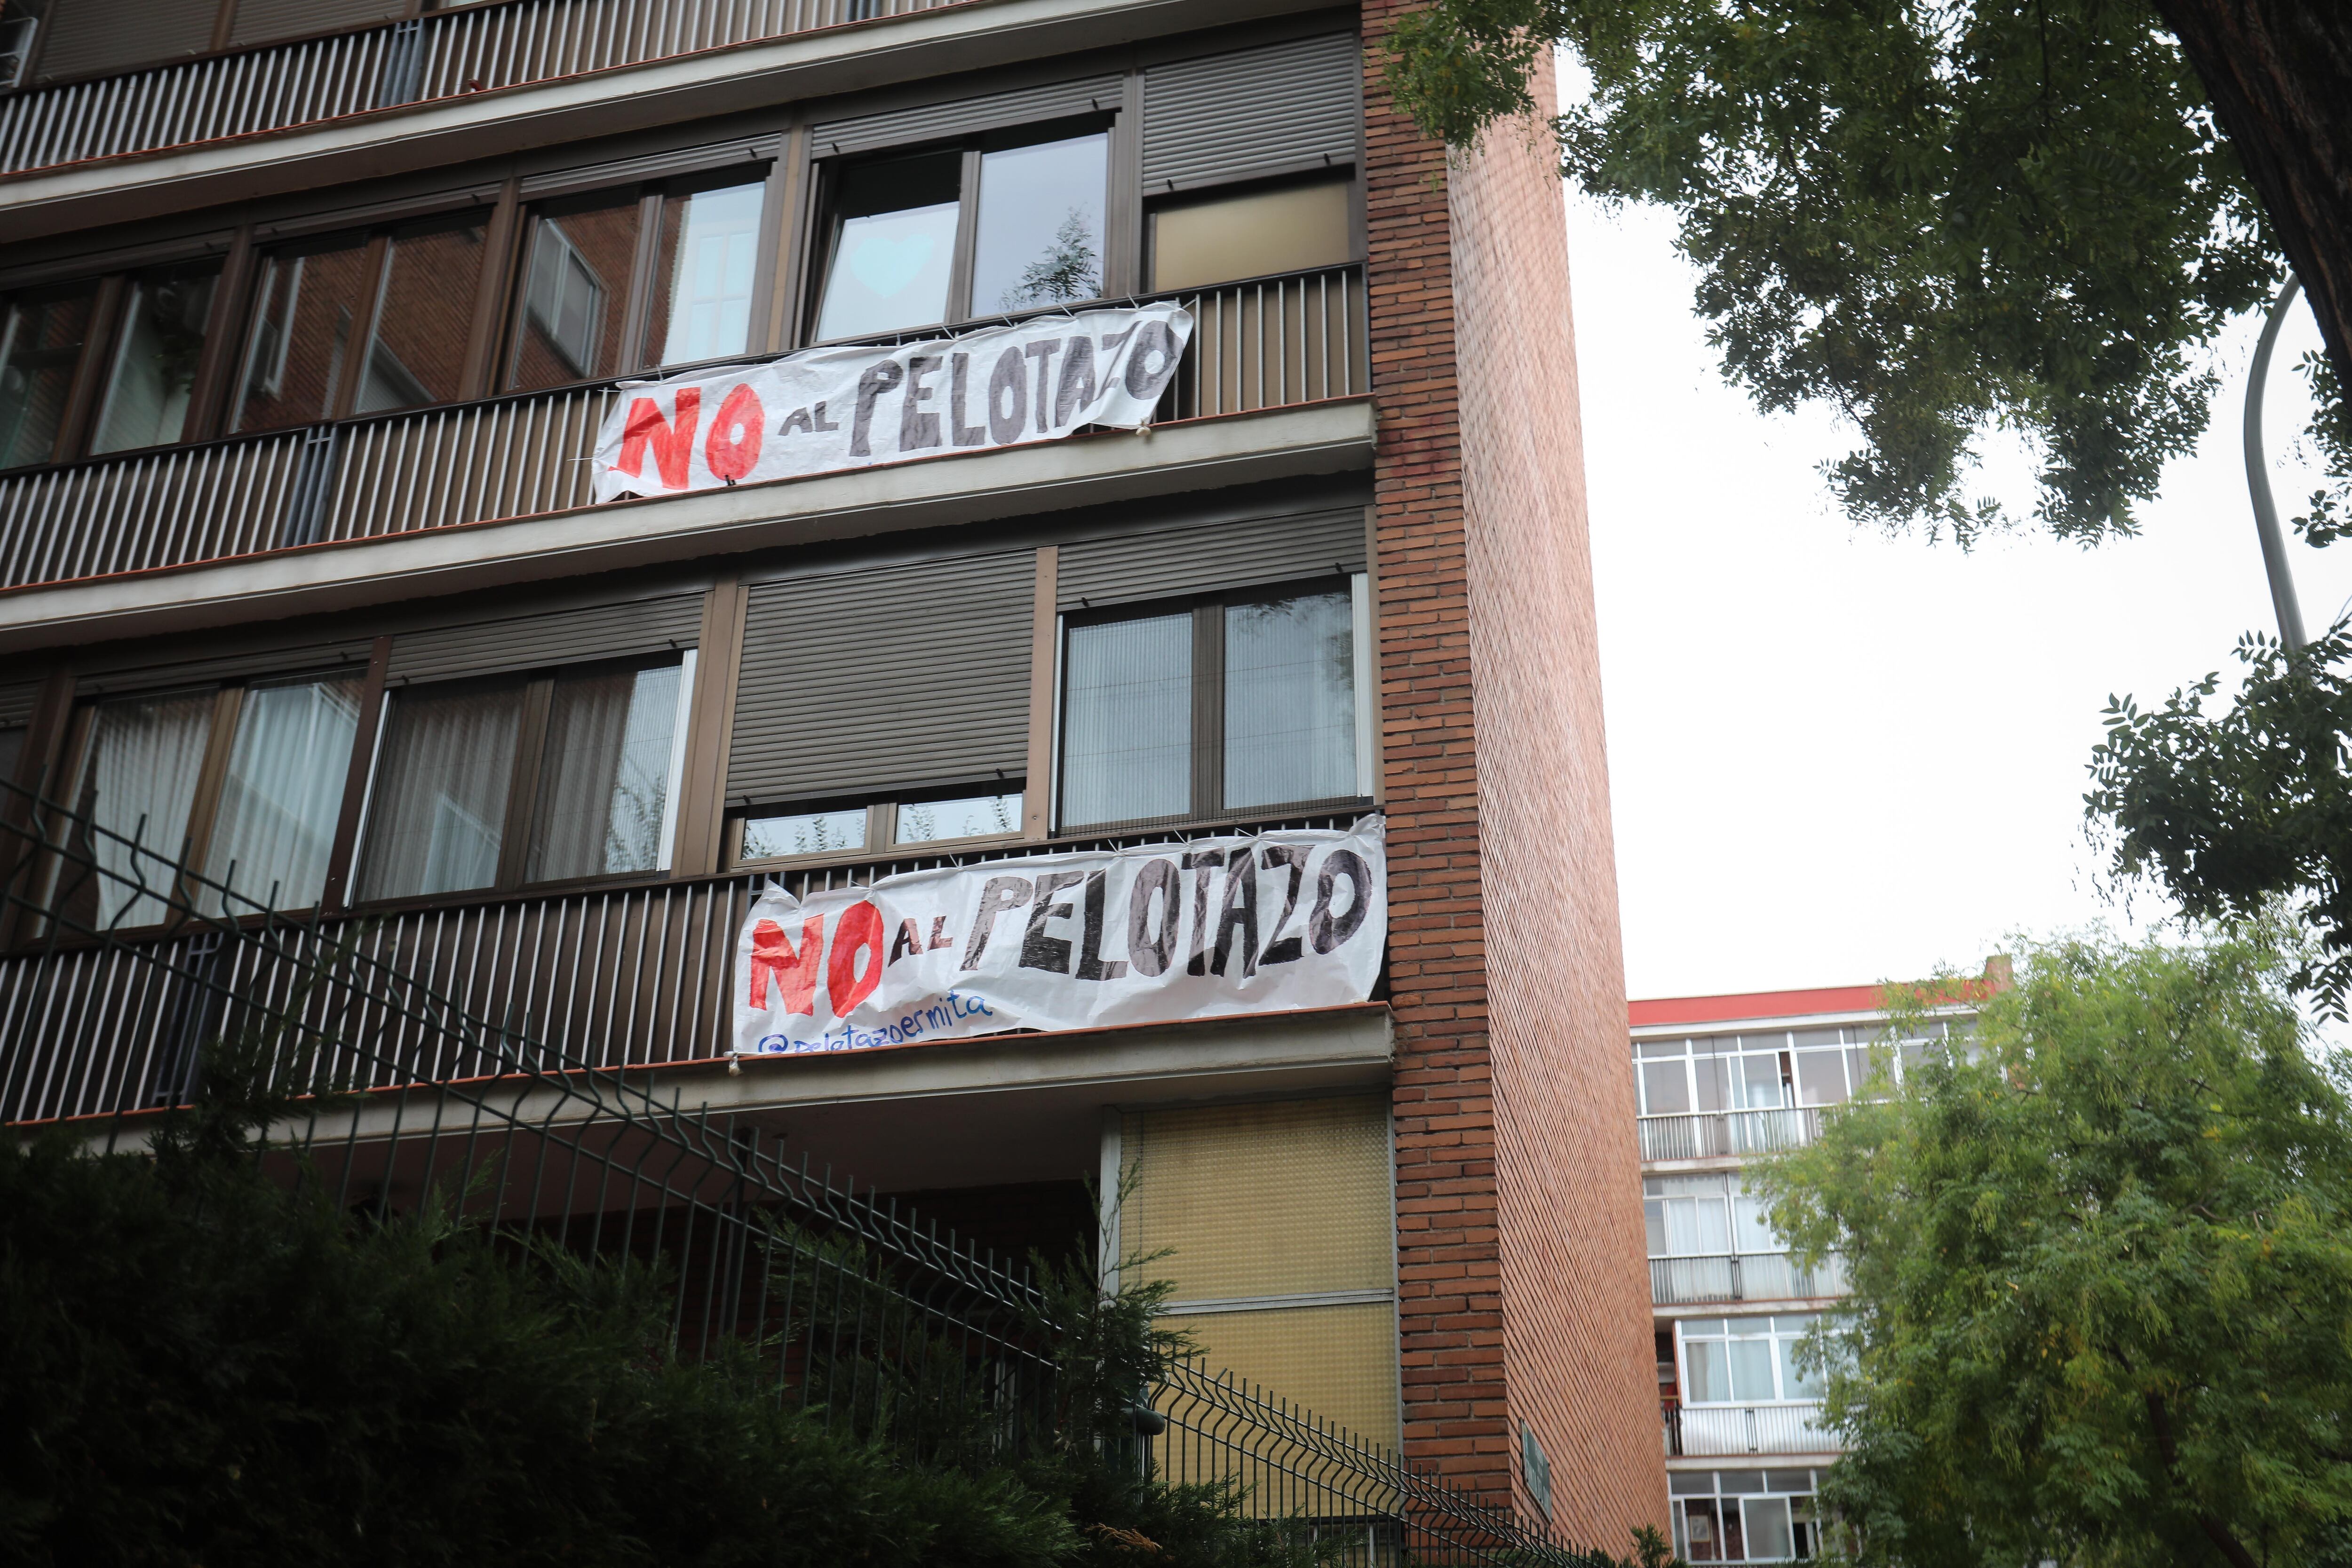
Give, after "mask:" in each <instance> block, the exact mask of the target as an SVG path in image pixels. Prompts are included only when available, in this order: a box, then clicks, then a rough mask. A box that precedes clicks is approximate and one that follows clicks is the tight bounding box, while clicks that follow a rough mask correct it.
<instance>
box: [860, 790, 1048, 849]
mask: <svg viewBox="0 0 2352 1568" xmlns="http://www.w3.org/2000/svg"><path fill="white" fill-rule="evenodd" d="M1020 826H1021V796H1020V794H1019V792H1017V791H1016V792H1015V793H1013V794H1012V795H973V796H971V798H970V799H968V800H926V801H918V802H910V803H909V804H908V805H902V806H900V807H899V808H898V824H897V826H896V828H895V830H894V832H893V835H892V837H894V839H895V841H896V842H898V843H900V844H929V843H930V842H932V841H933V840H935V839H940V838H979V837H985V836H987V835H990V834H997V833H1013V832H1017V831H1019V830H1020Z"/></svg>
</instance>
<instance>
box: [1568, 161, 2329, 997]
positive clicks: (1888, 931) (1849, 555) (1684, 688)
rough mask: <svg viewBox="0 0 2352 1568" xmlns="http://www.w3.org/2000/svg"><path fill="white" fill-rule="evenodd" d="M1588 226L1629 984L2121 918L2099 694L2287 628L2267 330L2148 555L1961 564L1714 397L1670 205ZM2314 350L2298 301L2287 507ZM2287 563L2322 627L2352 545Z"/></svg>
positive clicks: (1886, 974) (1677, 986) (1794, 423)
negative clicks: (2253, 435) (2278, 554)
mask: <svg viewBox="0 0 2352 1568" xmlns="http://www.w3.org/2000/svg"><path fill="white" fill-rule="evenodd" d="M1568 228H1569V248H1570V269H1571V272H1572V274H1573V284H1574V289H1575V301H1576V331H1577V345H1578V362H1579V369H1580V376H1581V382H1582V401H1583V417H1584V448H1585V450H1584V460H1585V468H1586V473H1587V475H1588V478H1589V481H1590V485H1591V518H1592V550H1593V568H1594V574H1595V580H1596V583H1597V592H1598V594H1599V597H1600V613H1601V668H1602V679H1603V681H1604V685H1605V696H1606V701H1607V714H1608V724H1609V763H1610V772H1611V781H1612V792H1613V795H1614V804H1615V812H1616V831H1617V875H1618V883H1619V889H1620V895H1621V899H1622V908H1623V914H1624V932H1625V970H1626V984H1627V989H1628V994H1631V995H1633V996H1635V997H1643V996H1676V995H1689V994H1706V993H1714V992H1735V991H1756V990H1778V989H1782V988H1788V987H1798V986H1811V985H1841V984H1872V983H1875V982H1878V981H1882V980H1888V979H1898V978H1909V977H1915V976H1918V975H1923V974H1925V973H1928V972H1929V971H1931V970H1932V969H1933V968H1934V967H1935V966H1936V965H1937V964H1938V963H1950V964H1954V965H1957V966H1959V967H1962V968H1966V969H1969V970H1973V969H1975V968H1976V967H1977V966H1978V965H1979V963H1981V961H1982V959H1983V957H1984V955H1985V954H1986V953H1989V952H1997V951H1999V950H2000V947H2001V945H2002V942H2001V938H2002V936H2003V933H2005V932H2009V931H2029V932H2032V933H2035V934H2042V935H2046V934H2050V933H2052V932H2054V931H2061V930H2065V929H2070V928H2075V927H2079V926H2082V925H2084V924H2086V923H2089V922H2092V921H2101V920H2105V921H2108V922H2109V923H2111V924H2116V925H2122V924H2125V923H2126V921H2125V919H2124V911H2123V910H2121V909H2120V908H2118V907H2117V906H2116V905H2114V904H2111V903H2109V902H2107V901H2106V900H2105V899H2104V898H2103V896H2102V889H2103V883H2102V881H2101V879H2100V875H2099V872H2100V861H2099V859H2098V858H2097V857H2096V856H2095V854H2094V853H2093V851H2092V849H2091V847H2090V846H2089V845H2088V844H2087V842H2086V841H2085V839H2084V826H2083V811H2082V795H2083V792H2084V789H2085V787H2087V781H2086V773H2085V765H2086V763H2088V761H2089V756H2090V752H2091V748H2092V746H2093V745H2094V744H2095V743H2096V742H2097V740H2098V736H2099V732H2100V724H2099V714H2100V710H2102V709H2103V708H2104V707H2105V703H2106V699H2107V696H2108V694H2109V693H2110V692H2129V693H2133V694H2136V695H2137V697H2138V698H2139V699H2140V701H2141V704H2142V706H2144V707H2145V706H2147V705H2149V704H2150V703H2152V702H2154V701H2158V700H2161V699H2162V698H2164V697H2165V696H2166V695H2168V693H2170V692H2171V690H2172V689H2174V688H2175V687H2176V686H2179V685H2184V684H2186V683H2189V682H2190V681H2194V680H2196V679H2200V677H2202V676H2203V675H2204V674H2205V673H2206V672H2207V671H2209V670H2211V669H2216V668H2221V669H2223V671H2224V676H2223V679H2224V689H2228V688H2229V687H2230V686H2231V685H2232V684H2234V679H2235V675H2234V672H2235V671H2236V670H2237V668H2239V667H2238V666H2237V665H2236V663H2235V661H2234V659H2233V658H2231V648H2232V647H2233V646H2234V645H2235V643H2236V641H2237V639H2238V637H2239V635H2240V634H2241V633H2242V632H2244V631H2247V630H2249V629H2254V628H2260V629H2263V630H2265V631H2274V630H2275V629H2276V628H2275V623H2274V621H2273V617H2272V611H2271V605H2270V598H2269V594H2268V590H2267V588H2266V586H2265V584H2264V580H2263V570H2262V556H2261V552H2260V549H2259V547H2258V546H2257V544H2256V542H2255V538H2254V528H2253V521H2252V511H2251V510H2250V508H2249V506H2248V503H2247V500H2246V485H2245V473H2244V468H2243V467H2242V458H2241V447H2240V434H2239V420H2240V416H2241V413H2242V406H2243V397H2244V383H2245V368H2246V365H2247V363H2249V361H2250V360H2251V358H2252V350H2253V342H2254V336H2255V333H2256V331H2257V330H2258V327H2259V322H2258V321H2252V320H2250V321H2245V322H2241V323H2240V324H2239V330H2238V331H2236V332H2235V333H2234V334H2233V335H2232V337H2231V340H2230V342H2228V343H2227V344H2226V345H2225V347H2224V349H2223V353H2222V363H2221V369H2222V373H2223V375H2224V382H2225V384H2224V391H2223V393H2222V395H2221V399H2220V401H2219V403H2218V404H2217V405H2216V409H2215V416H2214V419H2213V422H2212V427H2211V428H2210V430H2209V431H2208V433H2207V436H2206V438H2205V441H2204V444H2203V446H2202V447H2201V448H2200V450H2199V451H2198V452H2197V454H2196V455H2195V456H2193V457H2192V458H2188V459H2184V460H2182V461H2180V462H2178V463H2176V464H2174V465H2173V466H2172V468H2169V469H2168V471H2167V472H2166V474H2165V479H2164V489H2163V494H2162V496H2161V498H2160V499H2159V500H2158V502H2157V504H2156V505H2155V506H2153V507H2151V508H2150V509H2148V510H2147V513H2146V516H2145V519H2144V529H2143V532H2142V534H2141V536H2140V537H2139V538H2137V539H2135V540H2131V541H2128V542H2121V543H2115V544H2107V545H2103V546H2100V547H2098V548H2097V549H2095V550H2091V551H2085V550H2083V549H2081V548H2079V547H2077V546H2074V545H2070V544H2061V543H2058V542H2055V541H2053V540H2052V539H2050V538H2048V537H2047V536H2034V535H2030V534H2021V535H2017V536H2011V537H2003V538H1999V539H1995V540H1992V541H1990V542H1986V543H1982V544H1979V546H1978V547H1977V549H1976V551H1975V552H1974V553H1973V554H1963V553H1962V552H1960V551H1959V550H1958V549H1957V548H1956V547H1954V546H1952V545H1951V544H1949V543H1944V544H1937V545H1930V544H1928V543H1926V542H1924V541H1922V540H1920V539H1917V538H1906V539H1892V540H1890V539H1888V538H1885V537H1884V536H1883V535H1881V534H1878V533H1876V532H1875V531H1864V530H1861V529H1858V528H1857V527H1856V526H1855V525H1854V524H1853V523H1851V522H1849V521H1846V520H1845V518H1844V517H1843V515H1842V514H1839V513H1837V512H1835V511H1833V510H1832V509H1831V503H1830V501H1829V498H1828V492H1827V489H1826V488H1825V487H1824V485H1823V484H1822V480H1821V479H1820V477H1819V475H1818V473H1817V471H1816V469H1817V466H1818V465H1819V464H1820V463H1821V462H1822V460H1824V459H1826V458H1836V457H1839V456H1842V455H1843V453H1844V452H1845V451H1847V450H1848V449H1849V447H1850V446H1851V441H1850V440H1849V438H1848V437H1847V436H1846V434H1845V432H1844V431H1843V430H1842V429H1841V428H1840V427H1839V426H1838V424H1837V422H1836V421H1835V420H1833V419H1832V417H1831V416H1829V415H1828V414H1826V413H1825V412H1822V411H1808V412H1807V413H1805V414H1804V415H1802V416H1796V417H1784V418H1776V419H1767V418H1764V417H1763V416H1759V414H1757V413H1756V412H1755V410H1754V409H1753V407H1752V406H1751V405H1749V403H1748V400H1747V396H1746V395H1745V394H1744V393H1742V392H1738V391H1735V390H1733V389H1731V388H1729V387H1727V386H1726V385H1725V384H1723V382H1722V379H1721V376H1720V374H1718V372H1717V361H1716V358H1715V356H1714V354H1713V353H1712V352H1711V351H1710V350H1709V348H1708V347H1707V344H1706V338H1705V333H1704V329H1703V327H1702V325H1701V323H1700V322H1699V321H1697V320H1696V318H1695V317H1694V316H1693V315H1692V313H1691V294H1692V281H1693V277H1694V274H1693V272H1692V270H1691V268H1689V267H1688V266H1686V265H1685V263H1684V262H1683V261H1682V260H1681V259H1680V258H1678V257H1676V256H1675V253H1674V250H1673V245H1672V238H1673V228H1672V225H1671V223H1670V221H1669V219H1668V217H1667V216H1666V215H1665V214H1664V213H1663V212H1660V211H1658V210H1656V209H1633V208H1629V209H1624V210H1622V211H1621V212H1619V213H1616V214H1608V213H1604V212H1603V211H1601V209H1600V208H1598V207H1597V206H1596V205H1594V204H1592V203H1590V202H1588V201H1586V200H1585V199H1584V198H1582V197H1581V195H1580V194H1579V193H1578V192H1577V191H1576V190H1575V188H1574V187H1573V186H1570V190H1569V218H1568ZM2318 342H2319V334H2318V330H2317V328H2316V327H2315V325H2314V324H2313V323H2312V320H2311V317H2310V313H2309V311H2308V310H2305V309H2304V308H2303V307H2302V306H2301V305H2298V306H2297V307H2296V308H2295V311H2294V316H2293V317H2292V318H2291V320H2290V321H2289V323H2288V326H2287V329H2286V331H2284V333H2283V334H2282V337H2281V340H2280V343H2279V347H2278V350H2277V351H2276V354H2275V359H2274V363H2273V375H2272V384H2271V388H2270V392H2269V395H2268V403H2267V405H2266V409H2265V416H2264V426H2265V430H2266V433H2267V435H2268V437H2269V446H2270V448H2271V450H2272V453H2273V480H2272V484H2273V491H2274V493H2275V494H2276V496H2277V498H2278V501H2279V505H2280V509H2281V511H2282V514H2283V516H2285V517H2292V516H2293V515H2294V513H2295V512H2297V511H2299V510H2302V507H2301V504H2300V503H2301V501H2302V499H2303V498H2304V497H2305V496H2307V495H2308V494H2309V493H2310V491H2311V489H2313V480H2312V479H2311V476H2312V475H2313V474H2314V473H2315V471H2316V470H2315V468H2314V467H2312V466H2311V465H2309V464H2308V463H2307V462H2305V460H2304V457H2305V455H2304V454H2302V453H2299V452H2290V451H2289V447H2291V445H2292V442H2293V437H2294V435H2295V434H2296V433H2298V432H2300V431H2301V429H2302V428H2303V424H2304V420H2305V416H2306V415H2307V411H2308V400H2307V399H2306V398H2305V395H2304V384H2303V380H2302V377H2301V376H2300V375H2299V374H2294V373H2293V371H2292V369H2291V367H2292V366H2293V365H2294V362H2295V361H2296V360H2297V359H2298V358H2300V357H2301V355H2302V353H2304V351H2305V349H2309V348H2316V347H2317V346H2318ZM2031 473H2032V469H2031V468H2030V467H2028V465H2027V463H2026V461H2025V458H2024V457H2023V455H2022V454H2021V452H2020V451H2018V450H2017V449H2015V448H2011V449H2010V450H2009V451H2007V452H2005V453H2002V454H2000V455H1999V457H1998V458H1996V460H1993V461H1990V462H1989V463H1988V465H1987V468H1986V469H1985V470H1983V471H1982V472H1981V473H1980V475H1979V478H1980V479H1981V480H1982V481H1983V482H1982V484H1981V485H1980V486H1979V490H1980V491H1981V492H1983V493H1991V494H1997V495H1999V496H2000V497H2001V498H2002V499H2003V500H2006V501H2009V502H2011V503H2012V505H2013V510H2017V511H2020V512H2024V511H2027V510H2030V507H2031V502H2032V483H2031ZM2290 548H2291V550H2292V551H2293V552H2294V556H2295V561H2296V568H2297V585H2298V588H2299V589H2300V591H2301V595H2302V601H2303V612H2304V618H2305V622H2306V624H2308V625H2309V626H2311V627H2312V628H2313V629H2314V630H2315V631H2316V630H2317V629H2319V628H2320V627H2322V626H2326V624H2327V623H2328V621H2329V620H2330V619H2331V618H2333V616H2334V615H2335V614H2336V610H2337V607H2338V605H2341V604H2342V603H2343V602H2344V601H2345V600H2346V598H2347V595H2352V546H2341V547H2338V548H2336V549H2335V550H2333V551H2329V552H2318V551H2313V550H2310V549H2307V548H2306V547H2305V546H2304V545H2302V544H2301V543H2300V542H2296V541H2294V540H2293V539H2292V536H2290ZM2131 912H2132V913H2133V914H2136V915H2137V916H2139V917H2140V918H2141V919H2142V920H2143V921H2144V920H2146V919H2147V918H2148V917H2149V916H2151V915H2153V914H2155V913H2158V912H2159V911H2158V910H2157V908H2156V907H2155V906H2153V905H2152V903H2151V901H2150V900H2148V899H2147V897H2146V896H2145V895H2142V896H2140V897H2139V898H2137V899H2136V900H2134V904H2133V908H2132V910H2131Z"/></svg>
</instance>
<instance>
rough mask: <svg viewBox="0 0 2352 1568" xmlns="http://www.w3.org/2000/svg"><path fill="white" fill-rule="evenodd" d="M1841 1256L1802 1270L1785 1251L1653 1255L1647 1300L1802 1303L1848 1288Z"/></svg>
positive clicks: (1682, 1303)
mask: <svg viewBox="0 0 2352 1568" xmlns="http://www.w3.org/2000/svg"><path fill="white" fill-rule="evenodd" d="M1846 1289H1847V1286H1846V1279H1845V1260H1844V1259H1843V1258H1840V1257H1838V1256H1837V1255H1836V1254H1835V1253H1832V1254H1831V1255H1830V1256H1829V1257H1827V1258H1823V1259H1822V1263H1821V1266H1820V1267H1819V1268H1798V1267H1797V1266H1796V1265H1795V1264H1794V1263H1792V1262H1790V1258H1789V1255H1788V1254H1787V1253H1785V1252H1743V1253H1739V1254H1737V1255H1734V1256H1728V1257H1717V1258H1652V1259H1650V1300H1652V1301H1654V1302H1655V1303H1656V1304H1657V1305H1659V1306H1661V1307H1680V1306H1691V1305H1696V1304H1698V1303H1701V1302H1706V1301H1805V1300H1814V1299H1816V1298H1819V1297H1822V1296H1843V1295H1844V1294H1845V1292H1846Z"/></svg>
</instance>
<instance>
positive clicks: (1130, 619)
mask: <svg viewBox="0 0 2352 1568" xmlns="http://www.w3.org/2000/svg"><path fill="white" fill-rule="evenodd" d="M1368 620H1369V602H1368V600H1367V598H1366V596H1365V591H1364V579H1363V577H1362V575H1361V574H1352V575H1351V576H1350V577H1349V578H1348V579H1347V580H1346V581H1345V583H1344V584H1337V583H1336V580H1335V585H1334V586H1331V587H1328V588H1318V589H1311V590H1305V591H1301V590H1297V589H1294V590H1290V591H1287V592H1281V593H1273V594H1265V595H1255V594H1254V595H1228V596H1223V597H1220V598H1218V599H1215V600H1213V601H1211V602H1209V603H1206V604H1202V605H1193V606H1191V607H1189V608H1183V609H1171V610H1161V611H1157V612H1147V613H1145V614H1142V615H1127V616H1118V617H1117V618H1111V617H1101V618H1093V617H1089V618H1087V619H1082V620H1075V621H1073V622H1072V623H1071V624H1069V625H1068V626H1066V631H1065V634H1064V641H1063V676H1062V723H1061V742H1062V743H1061V764H1062V772H1061V802H1060V816H1061V820H1062V822H1063V823H1064V825H1065V826H1070V827H1094V826H1108V825H1110V824H1114V823H1136V822H1150V821H1169V820H1175V819H1180V818H1184V817H1211V816H1229V815H1234V814H1238V813H1244V812H1253V811H1260V810H1264V809H1266V808H1269V807H1274V806H1297V805H1307V804H1310V803H1313V802H1318V801H1333V802H1336V801H1341V800H1356V799H1360V798H1361V797H1362V796H1363V795H1365V794H1366V793H1367V791H1368V789H1369V784H1370V776H1371V763H1370V745H1371V742H1370V712H1369V710H1368V705H1364V704H1360V703H1359V702H1358V701H1357V700H1356V693H1357V691H1358V689H1360V685H1361V684H1362V683H1363V682H1364V681H1365V679H1366V674H1365V670H1364V668H1363V663H1364V661H1365V660H1366V659H1368V658H1369V657H1370V647H1369V641H1370V638H1369V635H1368V626H1367V622H1368Z"/></svg>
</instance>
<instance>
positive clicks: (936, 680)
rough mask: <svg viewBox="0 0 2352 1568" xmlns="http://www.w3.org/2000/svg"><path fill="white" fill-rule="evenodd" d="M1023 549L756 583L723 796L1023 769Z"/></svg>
mask: <svg viewBox="0 0 2352 1568" xmlns="http://www.w3.org/2000/svg"><path fill="white" fill-rule="evenodd" d="M1035 584H1036V556H1035V554H1034V552H1031V551H1026V550H1023V551H1013V552H1006V553H1004V554H1001V555H980V556H963V557H960V558H950V559H947V560H939V561H920V562H911V563H904V564H894V565H888V566H874V567H867V568H864V569H861V570H858V571H856V572H848V573H840V574H829V575H825V576H814V577H813V576H803V577H793V578H784V579H781V580H777V581H772V582H766V583H757V584H752V585H751V602H750V605H749V607H748V609H747V612H746V616H745V621H744V626H743V665H742V673H741V676H740V679H739V681H738V683H737V688H736V696H735V732H734V742H733V744H732V747H731V749H730V752H729V753H728V763H727V797H728V798H729V799H730V800H734V801H751V802H759V803H772V802H785V801H792V800H808V799H815V798H819V797H823V796H828V795H858V794H866V793H869V792H873V791H878V790H884V789H905V788H912V787H917V786H920V785H923V784H952V783H961V782H965V781H978V780H984V779H986V778H989V777H990V776H992V774H996V773H999V772H1001V773H1003V776H1005V777H1008V778H1014V777H1019V776H1021V774H1022V773H1023V772H1024V770H1025V769H1026V767H1027V765H1028V754H1029V628H1030V622H1031V618H1032V612H1033V608H1034V604H1035V593H1036V588H1035Z"/></svg>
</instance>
